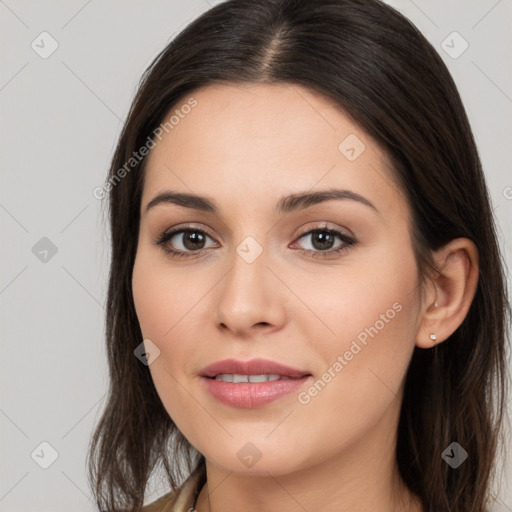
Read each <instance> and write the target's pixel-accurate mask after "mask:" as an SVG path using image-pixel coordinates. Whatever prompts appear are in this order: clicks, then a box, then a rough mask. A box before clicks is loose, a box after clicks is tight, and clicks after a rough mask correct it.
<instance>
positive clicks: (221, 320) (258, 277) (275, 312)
mask: <svg viewBox="0 0 512 512" xmlns="http://www.w3.org/2000/svg"><path fill="white" fill-rule="evenodd" d="M249 261H250V260H246V259H244V257H242V256H240V255H239V254H238V253H237V252H236V251H235V252H234V254H233V257H232V259H231V268H230V269H229V270H228V272H227V273H226V275H225V277H224V278H223V279H222V280H221V282H220V283H219V284H218V286H216V287H215V288H214V293H213V295H212V300H213V302H214V307H213V312H212V314H213V321H214V323H215V324H216V325H217V326H218V328H219V329H221V330H222V329H223V330H224V331H226V330H228V331H231V333H232V334H234V335H236V336H238V337H247V338H249V337H251V336H252V335H254V334H255V333H256V332H261V331H262V330H264V331H265V332H272V331H274V330H278V329H280V328H282V326H283V325H284V323H285V321H286V308H285V303H286V292H285V290H286V287H285V286H284V285H283V283H282V282H281V281H280V280H279V279H278V278H277V277H276V273H275V271H273V270H272V269H271V268H270V267H269V263H270V262H269V258H268V257H267V253H266V252H265V250H264V251H263V252H262V253H261V254H260V255H259V256H258V257H257V258H256V259H255V260H254V261H252V262H249Z"/></svg>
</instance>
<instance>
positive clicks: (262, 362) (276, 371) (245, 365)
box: [199, 359, 311, 379]
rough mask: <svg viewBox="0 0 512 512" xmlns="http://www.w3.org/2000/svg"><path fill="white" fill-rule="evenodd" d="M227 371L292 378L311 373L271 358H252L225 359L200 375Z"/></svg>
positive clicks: (207, 368) (230, 372)
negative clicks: (244, 359) (240, 359)
mask: <svg viewBox="0 0 512 512" xmlns="http://www.w3.org/2000/svg"><path fill="white" fill-rule="evenodd" d="M226 373H227V374H238V375H279V376H281V377H289V378H291V379H300V378H302V377H305V376H308V375H311V374H310V373H309V372H308V371H307V370H300V369H297V368H292V367H290V366H286V365H284V364H281V363H277V362H275V361H271V360H269V359H251V360H250V361H238V360H236V359H224V360H222V361H217V362H215V363H213V364H210V365H208V366H207V367H205V368H203V369H202V370H201V372H200V374H199V375H200V376H202V377H208V378H211V379H213V378H215V377H216V376H217V375H222V374H226Z"/></svg>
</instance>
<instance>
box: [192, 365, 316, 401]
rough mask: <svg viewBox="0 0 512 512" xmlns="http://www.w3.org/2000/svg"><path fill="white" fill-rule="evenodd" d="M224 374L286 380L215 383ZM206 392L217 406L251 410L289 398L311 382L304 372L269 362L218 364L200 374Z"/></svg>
mask: <svg viewBox="0 0 512 512" xmlns="http://www.w3.org/2000/svg"><path fill="white" fill-rule="evenodd" d="M223 373H228V374H239V375H261V374H267V375H279V376H282V377H287V378H288V379H287V380H274V381H266V382H239V383H233V382H224V381H221V380H215V376H216V375H219V374H223ZM200 376H201V377H202V379H201V380H202V381H203V382H204V384H205V387H206V389H207V390H208V391H209V392H210V393H211V394H212V395H213V396H214V397H215V398H216V399H217V400H219V401H220V402H222V403H224V404H226V405H230V406H233V407H243V408H253V407H259V406H262V405H265V404H267V403H270V402H273V401H274V400H277V399H278V398H281V397H282V396H285V395H288V394H289V393H292V392H293V391H296V390H297V389H298V388H300V387H301V386H303V385H304V383H305V382H306V381H308V380H310V379H311V378H312V376H311V374H310V373H309V372H307V371H305V370H299V369H296V368H291V367H289V366H285V365H283V364H280V363H276V362H274V361H270V360H268V359H252V360H250V361H237V360H235V359H225V360H223V361H217V362H215V363H213V364H211V365H209V366H207V367H206V368H203V370H202V371H201V372H200Z"/></svg>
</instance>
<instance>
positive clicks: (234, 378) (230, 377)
mask: <svg viewBox="0 0 512 512" xmlns="http://www.w3.org/2000/svg"><path fill="white" fill-rule="evenodd" d="M215 380H222V381H223V382H234V383H235V384H236V383H239V382H267V381H274V380H290V377H285V376H284V375H266V374H261V375H239V374H237V373H221V374H219V375H217V376H216V377H215Z"/></svg>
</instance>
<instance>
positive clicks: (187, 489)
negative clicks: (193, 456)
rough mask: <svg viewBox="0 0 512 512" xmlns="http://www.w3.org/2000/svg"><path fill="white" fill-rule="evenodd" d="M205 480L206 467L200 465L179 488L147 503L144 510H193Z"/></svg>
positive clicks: (184, 511) (182, 511)
mask: <svg viewBox="0 0 512 512" xmlns="http://www.w3.org/2000/svg"><path fill="white" fill-rule="evenodd" d="M204 480H205V471H204V468H201V467H198V468H197V469H196V470H195V471H193V472H192V473H191V474H190V476H189V477H188V478H187V479H186V480H185V481H184V482H183V483H182V484H181V485H180V486H179V487H178V488H177V489H175V490H174V491H171V492H169V493H167V494H165V495H164V496H161V497H160V498H158V499H157V500H156V501H153V502H152V503H149V504H148V505H145V506H144V507H142V512H188V511H189V510H192V509H193V508H194V505H195V500H196V497H197V495H198V494H199V491H200V490H201V488H202V486H203V484H204Z"/></svg>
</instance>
